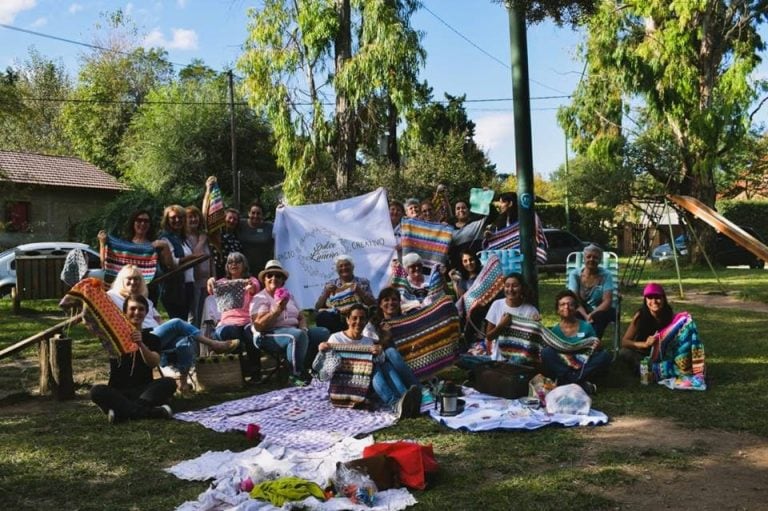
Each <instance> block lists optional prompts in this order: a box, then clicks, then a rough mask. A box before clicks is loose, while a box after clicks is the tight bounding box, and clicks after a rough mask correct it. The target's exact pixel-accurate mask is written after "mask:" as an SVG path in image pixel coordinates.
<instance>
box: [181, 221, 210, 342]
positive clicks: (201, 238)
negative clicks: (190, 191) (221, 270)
mask: <svg viewBox="0 0 768 511" xmlns="http://www.w3.org/2000/svg"><path fill="white" fill-rule="evenodd" d="M184 211H185V213H186V218H187V225H186V231H187V232H186V235H187V237H186V241H187V245H189V246H190V247H191V248H192V253H193V254H199V255H207V256H208V257H209V258H208V259H206V260H205V261H203V262H202V263H199V264H196V265H195V266H194V268H192V272H193V277H194V282H193V285H194V287H193V291H192V300H191V302H190V311H189V313H190V314H189V316H190V322H191V323H192V324H193V325H195V326H197V327H199V326H200V323H201V322H202V316H203V303H204V302H205V297H206V296H207V292H206V291H207V283H208V279H209V278H210V277H211V275H212V274H213V260H212V259H211V258H210V256H211V247H210V246H209V245H208V235H207V234H206V232H205V226H204V225H203V213H202V212H201V211H200V208H198V207H197V206H187V207H186V208H184Z"/></svg>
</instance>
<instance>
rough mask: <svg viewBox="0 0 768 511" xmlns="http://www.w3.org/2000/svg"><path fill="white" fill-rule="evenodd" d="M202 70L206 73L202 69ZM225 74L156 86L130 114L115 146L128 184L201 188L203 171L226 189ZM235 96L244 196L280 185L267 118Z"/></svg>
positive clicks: (177, 191)
mask: <svg viewBox="0 0 768 511" xmlns="http://www.w3.org/2000/svg"><path fill="white" fill-rule="evenodd" d="M203 74H206V73H203ZM227 87H228V84H227V76H226V74H222V75H219V76H214V77H212V78H204V77H202V76H201V75H200V74H196V75H195V78H194V79H189V77H188V79H186V80H181V81H179V82H176V83H173V84H169V85H166V86H163V87H158V88H156V89H155V90H153V91H152V92H150V93H149V95H148V96H147V98H146V102H145V103H144V104H143V105H142V106H141V107H140V108H139V110H138V111H137V112H136V114H135V115H134V116H133V119H132V121H131V125H130V128H129V129H128V131H127V133H126V135H125V137H123V142H122V144H121V152H120V155H121V167H122V168H124V169H125V178H126V179H127V180H128V181H129V182H130V183H131V184H133V185H135V186H138V187H141V188H145V189H147V190H149V191H150V192H151V193H153V194H155V195H157V196H162V195H187V196H194V195H195V194H196V193H198V194H199V193H202V191H203V183H205V179H206V177H208V176H209V175H215V176H217V177H218V178H219V183H220V185H221V187H222V191H223V192H224V193H225V194H231V193H232V179H231V178H230V176H231V169H230V124H229V122H230V119H229V107H228V103H227ZM235 100H236V110H235V114H236V115H235V117H236V123H235V127H236V131H235V136H236V139H235V140H236V145H237V148H238V153H237V155H238V170H239V171H240V174H241V190H242V195H243V196H244V197H246V200H251V199H252V198H255V197H258V196H259V195H260V193H261V190H262V188H263V187H264V186H269V185H273V184H275V183H276V182H279V181H280V179H281V178H282V174H281V173H280V172H278V171H277V167H276V163H275V159H274V156H273V154H272V136H271V133H270V130H269V129H268V127H267V125H266V123H265V122H264V121H263V120H262V119H261V118H259V117H258V116H257V115H256V114H255V112H254V111H253V110H252V109H250V108H248V107H247V105H246V104H245V103H244V102H243V100H242V98H237V97H236V98H235Z"/></svg>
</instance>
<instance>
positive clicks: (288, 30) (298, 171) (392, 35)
mask: <svg viewBox="0 0 768 511" xmlns="http://www.w3.org/2000/svg"><path fill="white" fill-rule="evenodd" d="M417 6H418V2H417V0H265V2H264V5H263V7H262V8H261V9H258V10H256V9H252V10H251V11H250V13H249V16H250V18H251V24H250V27H249V38H248V41H247V43H246V51H245V54H244V55H243V57H242V58H241V60H240V62H239V67H240V69H241V70H242V71H243V72H244V73H245V77H246V78H245V82H244V86H245V90H246V91H247V95H248V97H249V99H250V100H251V101H252V104H253V105H255V106H256V107H257V108H258V109H259V110H260V111H263V112H265V114H266V115H267V118H268V119H269V121H270V123H271V124H272V127H273V130H274V134H275V139H276V146H275V148H276V156H277V160H278V163H279V164H280V165H281V166H282V167H283V168H284V169H285V174H286V180H285V184H284V192H285V195H286V198H287V199H288V201H289V202H291V203H302V202H305V201H307V200H318V199H327V198H332V197H337V196H338V193H342V194H343V193H348V191H349V178H350V176H352V175H353V171H354V168H355V166H356V163H357V152H358V150H359V149H360V147H361V142H360V141H361V140H363V141H370V140H371V139H372V138H374V137H372V136H371V134H370V133H371V132H374V131H375V132H379V133H380V132H381V131H382V126H386V124H380V123H377V124H375V125H374V124H362V123H360V122H359V119H360V117H361V116H360V115H359V114H360V112H361V111H362V110H364V109H366V107H367V105H369V104H370V103H371V102H373V101H375V100H376V98H381V97H383V96H385V95H386V97H387V98H389V99H390V100H391V102H392V104H393V106H394V108H396V109H397V111H399V112H405V111H407V110H408V108H409V107H410V105H411V102H412V98H413V87H414V86H415V80H414V79H413V78H414V77H415V72H412V70H413V69H415V68H417V67H418V64H419V63H420V62H421V61H422V60H423V50H422V49H421V47H420V45H419V34H418V33H417V32H416V31H414V30H413V29H412V28H411V26H410V24H409V17H410V15H411V13H413V11H414V10H415V9H416V7H417ZM401 69H403V70H406V71H407V72H404V73H401V72H400V70H401ZM331 102H332V103H333V104H334V105H335V110H334V112H332V113H331V112H328V111H327V109H326V106H327V105H328V104H329V103H331ZM373 118H375V117H373V116H371V117H369V119H373ZM362 129H364V130H366V131H367V132H361V131H360V130H362ZM332 176H335V179H333V177H332Z"/></svg>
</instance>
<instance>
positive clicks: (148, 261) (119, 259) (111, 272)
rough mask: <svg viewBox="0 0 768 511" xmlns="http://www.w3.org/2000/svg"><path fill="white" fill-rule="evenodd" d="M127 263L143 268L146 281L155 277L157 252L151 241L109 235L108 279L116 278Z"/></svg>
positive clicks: (142, 273)
mask: <svg viewBox="0 0 768 511" xmlns="http://www.w3.org/2000/svg"><path fill="white" fill-rule="evenodd" d="M126 264H133V265H135V266H137V267H138V268H139V270H141V275H142V276H143V277H144V281H145V282H149V281H151V280H152V279H153V278H155V271H156V270H157V253H156V252H155V248H154V247H153V246H152V244H151V243H140V244H139V243H131V242H130V241H125V240H121V239H120V238H116V237H115V236H112V235H109V236H107V256H106V261H104V272H105V274H106V277H107V281H108V282H111V281H113V280H115V277H116V276H117V273H118V272H119V271H120V270H121V269H122V268H123V266H125V265H126Z"/></svg>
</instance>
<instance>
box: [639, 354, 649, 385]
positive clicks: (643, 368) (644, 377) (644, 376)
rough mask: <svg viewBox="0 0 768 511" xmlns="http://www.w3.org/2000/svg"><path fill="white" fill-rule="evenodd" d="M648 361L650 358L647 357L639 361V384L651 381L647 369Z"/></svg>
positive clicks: (646, 383)
mask: <svg viewBox="0 0 768 511" xmlns="http://www.w3.org/2000/svg"><path fill="white" fill-rule="evenodd" d="M650 361H651V359H650V358H648V357H645V358H644V359H642V360H641V361H640V385H648V384H649V383H651V375H650V372H649V371H648V366H649V365H650V364H649V362H650Z"/></svg>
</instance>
